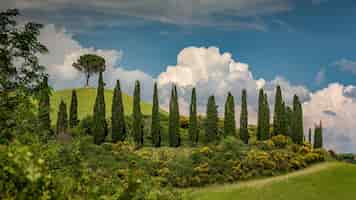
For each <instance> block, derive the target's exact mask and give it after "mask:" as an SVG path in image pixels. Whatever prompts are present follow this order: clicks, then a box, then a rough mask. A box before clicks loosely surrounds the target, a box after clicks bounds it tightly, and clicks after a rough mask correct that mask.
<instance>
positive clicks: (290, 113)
mask: <svg viewBox="0 0 356 200" xmlns="http://www.w3.org/2000/svg"><path fill="white" fill-rule="evenodd" d="M293 114H294V113H293V109H292V108H291V107H290V106H286V108H285V117H286V129H287V132H286V135H287V136H289V137H292V135H293V124H292V123H293Z"/></svg>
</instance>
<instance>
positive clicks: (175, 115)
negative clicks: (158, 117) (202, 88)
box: [168, 85, 180, 147]
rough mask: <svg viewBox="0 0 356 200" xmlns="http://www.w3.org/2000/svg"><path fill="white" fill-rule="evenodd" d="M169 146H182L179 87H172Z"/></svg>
mask: <svg viewBox="0 0 356 200" xmlns="http://www.w3.org/2000/svg"><path fill="white" fill-rule="evenodd" d="M168 128H169V145H170V146H171V147H178V146H179V145H180V134H179V128H180V125H179V106H178V94H177V87H176V86H175V85H174V86H173V87H172V92H171V99H170V102H169V127H168Z"/></svg>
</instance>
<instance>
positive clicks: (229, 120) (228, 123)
mask: <svg viewBox="0 0 356 200" xmlns="http://www.w3.org/2000/svg"><path fill="white" fill-rule="evenodd" d="M235 134H236V121H235V100H234V96H232V94H231V93H230V92H229V93H228V95H227V98H226V102H225V113H224V135H225V136H228V135H235Z"/></svg>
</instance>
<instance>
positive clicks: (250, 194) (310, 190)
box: [192, 162, 356, 200]
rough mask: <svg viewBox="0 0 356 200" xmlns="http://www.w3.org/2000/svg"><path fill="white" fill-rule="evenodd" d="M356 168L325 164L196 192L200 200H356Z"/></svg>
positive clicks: (340, 164) (196, 196)
mask: <svg viewBox="0 0 356 200" xmlns="http://www.w3.org/2000/svg"><path fill="white" fill-rule="evenodd" d="M355 186H356V165H352V164H347V163H336V162H333V163H323V164H318V165H315V166H313V167H310V168H307V169H305V170H302V171H298V172H294V173H290V174H287V175H283V176H278V177H273V178H267V179H262V180H252V181H246V182H241V183H238V184H232V185H224V186H212V187H206V188H203V189H197V190H194V191H193V193H192V197H193V199H196V200H210V199H211V200H213V199H219V200H233V199H246V200H257V199H263V200H301V199H303V200H320V199H322V200H335V199H340V200H341V199H355V197H356V189H355Z"/></svg>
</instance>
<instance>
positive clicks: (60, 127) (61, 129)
mask: <svg viewBox="0 0 356 200" xmlns="http://www.w3.org/2000/svg"><path fill="white" fill-rule="evenodd" d="M67 129H68V116H67V106H66V104H65V103H64V101H63V100H61V103H60V104H59V109H58V113H57V131H56V133H57V135H60V134H65V133H67Z"/></svg>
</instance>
